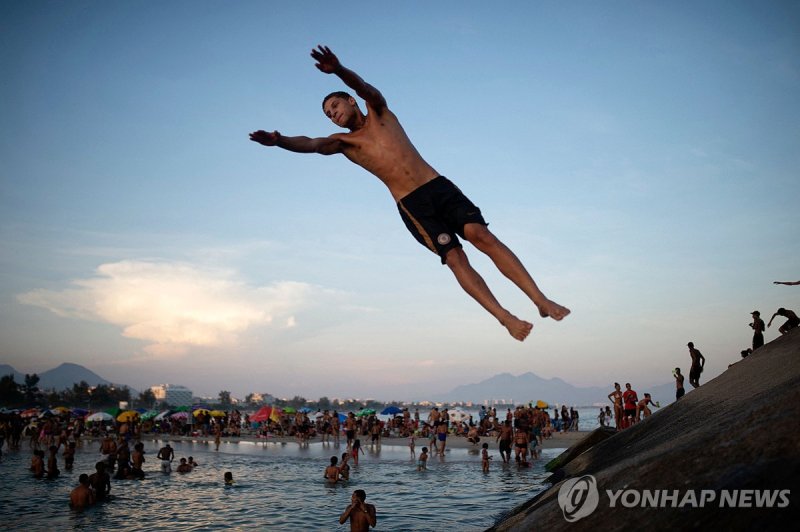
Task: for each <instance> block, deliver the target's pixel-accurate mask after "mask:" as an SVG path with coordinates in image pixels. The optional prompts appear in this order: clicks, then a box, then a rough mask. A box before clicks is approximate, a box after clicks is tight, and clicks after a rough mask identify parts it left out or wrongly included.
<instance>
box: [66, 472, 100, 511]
mask: <svg viewBox="0 0 800 532" xmlns="http://www.w3.org/2000/svg"><path fill="white" fill-rule="evenodd" d="M92 504H94V493H93V492H92V489H91V487H90V484H89V475H87V474H86V473H82V474H81V476H79V477H78V486H77V487H75V489H73V490H72V492H71V493H70V494H69V505H70V506H71V507H72V509H73V510H83V509H84V508H86V507H87V506H91V505H92Z"/></svg>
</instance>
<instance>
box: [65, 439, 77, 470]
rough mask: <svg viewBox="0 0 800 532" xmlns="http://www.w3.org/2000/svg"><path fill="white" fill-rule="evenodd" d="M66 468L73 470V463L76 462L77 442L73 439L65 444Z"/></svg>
mask: <svg viewBox="0 0 800 532" xmlns="http://www.w3.org/2000/svg"><path fill="white" fill-rule="evenodd" d="M62 456H63V457H64V469H66V470H67V471H72V465H73V464H74V463H75V442H74V441H71V442H69V443H68V444H67V445H65V446H64V453H63V455H62Z"/></svg>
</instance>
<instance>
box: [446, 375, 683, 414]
mask: <svg viewBox="0 0 800 532" xmlns="http://www.w3.org/2000/svg"><path fill="white" fill-rule="evenodd" d="M622 384H623V390H624V383H622ZM632 384H634V386H633V389H634V390H635V391H636V392H637V393H638V394H639V397H640V398H641V397H643V396H644V393H645V392H648V393H650V395H651V396H652V397H653V400H654V401H660V402H661V404H668V403H671V402H672V401H674V399H675V392H674V388H675V385H674V384H662V385H658V386H653V387H650V388H647V389H645V388H642V387H638V386H636V385H635V383H632ZM611 391H612V387H611V386H603V387H601V386H593V387H587V388H581V387H578V386H573V385H572V384H569V383H567V382H564V381H563V380H561V379H559V378H557V377H556V378H552V379H544V378H542V377H539V376H538V375H536V374H534V373H531V372H528V373H523V374H522V375H517V376H514V375H511V374H510V373H501V374H499V375H495V376H494V377H491V378H489V379H486V380H484V381H481V382H479V383H476V384H465V385H461V386H457V387H456V388H453V389H452V390H451V391H450V392H448V393H446V394H442V395H440V396H437V397H436V400H437V401H443V402H449V401H472V402H474V403H482V402H483V401H485V400H501V399H505V400H506V401H512V400H513V401H514V402H515V403H517V404H520V403H524V402H528V401H537V400H539V399H541V400H543V401H546V402H548V403H550V404H560V405H561V404H566V405H574V406H591V405H593V404H594V403H603V404H606V403H608V394H609V393H611Z"/></svg>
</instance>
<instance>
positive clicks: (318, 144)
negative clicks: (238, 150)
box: [250, 130, 342, 155]
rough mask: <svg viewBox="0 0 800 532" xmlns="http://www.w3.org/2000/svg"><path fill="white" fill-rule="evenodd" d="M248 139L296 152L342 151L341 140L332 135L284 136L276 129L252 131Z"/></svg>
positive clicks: (323, 153)
mask: <svg viewBox="0 0 800 532" xmlns="http://www.w3.org/2000/svg"><path fill="white" fill-rule="evenodd" d="M250 140H252V141H253V142H258V143H259V144H261V145H263V146H277V147H279V148H283V149H284V150H289V151H293V152H297V153H320V154H322V155H333V154H334V153H341V152H342V142H341V141H340V140H338V139H336V138H332V137H317V138H313V139H312V138H310V137H303V136H300V137H285V136H283V135H281V134H280V133H278V132H277V131H270V132H267V131H262V130H259V131H254V132H253V133H250Z"/></svg>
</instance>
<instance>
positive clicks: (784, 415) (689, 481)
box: [490, 330, 800, 531]
mask: <svg viewBox="0 0 800 532" xmlns="http://www.w3.org/2000/svg"><path fill="white" fill-rule="evenodd" d="M701 381H702V379H701ZM584 475H591V476H592V477H594V481H595V482H596V487H597V492H596V493H597V494H598V495H599V500H598V502H597V507H596V509H595V510H594V511H593V512H591V513H590V514H589V515H586V516H585V517H582V518H580V519H578V520H575V521H573V522H567V520H566V518H565V516H564V512H563V511H562V507H561V506H560V504H559V490H560V488H561V487H562V486H564V485H565V484H566V486H564V487H565V489H564V490H563V493H562V501H563V496H564V495H566V491H567V490H566V488H567V487H569V486H570V485H572V484H575V482H576V481H577V479H579V478H581V477H583V476H584ZM551 481H552V482H554V484H553V486H552V487H551V488H550V489H548V490H546V491H544V492H542V493H541V494H539V495H538V496H537V497H536V498H534V499H533V500H531V501H529V502H528V503H525V504H523V505H522V506H520V507H518V508H516V509H515V510H514V511H513V512H512V513H511V514H510V515H509V516H508V517H506V518H505V519H503V520H502V521H501V522H499V523H498V524H497V525H495V526H494V527H492V528H491V529H490V530H496V531H529V530H548V531H552V530H562V529H567V528H568V529H569V530H595V531H597V530H603V531H605V530H623V529H624V530H697V529H716V530H759V531H760V530H779V529H780V530H786V529H790V528H794V527H795V526H797V523H798V522H800V521H798V519H800V330H795V331H792V333H791V334H789V335H785V336H782V337H780V338H778V339H777V340H775V341H773V342H770V343H769V344H767V345H766V346H764V347H762V348H761V349H759V350H758V351H757V352H756V353H754V354H753V355H751V356H749V357H748V358H746V359H744V360H742V361H741V362H738V363H737V364H734V365H733V366H732V367H730V368H728V370H726V371H725V372H724V373H723V374H721V375H720V376H718V377H717V378H715V379H713V380H711V381H709V382H708V383H705V384H703V385H702V386H701V387H700V388H697V389H696V390H692V391H690V392H689V393H688V394H687V395H686V396H685V397H683V398H682V399H681V400H679V401H677V402H676V403H674V404H672V405H670V406H668V407H665V408H663V409H661V410H660V411H657V412H656V413H655V414H654V415H653V416H651V417H650V418H648V419H647V420H645V421H643V422H642V423H639V424H637V425H634V426H633V427H631V428H629V429H626V430H624V431H622V432H619V433H617V434H615V435H613V436H611V437H610V438H607V439H605V440H604V441H601V442H600V443H597V444H595V445H594V446H592V447H591V448H589V449H588V450H587V451H585V452H584V453H582V454H580V455H579V456H577V457H571V460H570V461H569V462H568V463H566V465H565V466H564V467H563V468H562V469H559V470H557V471H556V472H555V474H554V475H553V476H552V477H551ZM588 482H591V479H590V480H588ZM584 484H586V482H584ZM626 490H630V492H629V493H628V494H627V495H625V492H626ZM644 490H649V492H650V493H649V495H648V496H649V497H650V498H648V499H645V498H643V497H641V496H642V495H643V494H644ZM725 490H728V491H727V492H726V491H725ZM745 490H756V491H757V492H758V495H757V494H756V492H751V491H745ZM766 490H770V491H769V492H767V491H766ZM787 490H789V491H787ZM609 492H610V494H609ZM620 493H622V494H623V495H624V497H623V495H619V494H620ZM704 493H705V495H704ZM637 494H638V496H637ZM734 494H735V495H736V497H737V502H736V504H735V506H739V505H741V500H740V499H739V498H741V497H743V498H744V506H745V507H733V508H732V507H731V497H733V496H734ZM580 495H582V493H580V492H578V493H573V496H577V498H574V499H573V502H574V503H575V504H572V505H571V506H569V505H568V510H574V509H575V507H576V505H577V506H580V503H581V502H583V501H585V500H586V499H585V498H582V497H580ZM614 496H617V498H616V500H615V506H614V507H612V506H611V504H612V498H613V497H614ZM695 496H696V498H697V503H698V504H694V503H693V500H692V498H693V497H695ZM723 496H724V497H725V501H724V503H723V502H721V501H722V499H723ZM763 496H765V497H766V499H759V500H760V502H761V503H762V505H764V506H766V503H768V502H769V499H770V498H772V507H754V506H756V505H757V504H758V503H759V500H757V497H758V498H760V497H763ZM654 497H657V498H658V499H657V500H656V502H653V501H654V499H653V498H654ZM703 498H704V499H705V500H704V505H703V507H699V506H698V505H699V502H700V500H701V499H703ZM637 499H639V500H638V502H637ZM673 501H674V502H673ZM765 501H766V503H765ZM623 502H625V503H626V504H623ZM634 503H636V504H634ZM748 505H749V506H751V507H747V506H748ZM662 506H663V507H662ZM721 506H723V507H721ZM779 506H783V507H779ZM587 508H588V507H587ZM584 513H585V512H584ZM574 517H575V516H574V515H573V519H574Z"/></svg>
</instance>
